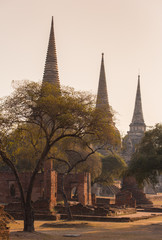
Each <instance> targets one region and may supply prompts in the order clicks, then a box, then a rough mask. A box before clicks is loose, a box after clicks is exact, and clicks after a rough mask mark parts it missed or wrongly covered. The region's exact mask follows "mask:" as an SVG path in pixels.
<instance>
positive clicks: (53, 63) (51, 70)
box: [43, 17, 60, 87]
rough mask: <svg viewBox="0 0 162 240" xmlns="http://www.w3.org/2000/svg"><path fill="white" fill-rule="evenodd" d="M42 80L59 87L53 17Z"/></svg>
mask: <svg viewBox="0 0 162 240" xmlns="http://www.w3.org/2000/svg"><path fill="white" fill-rule="evenodd" d="M43 82H48V83H52V84H55V85H56V86H58V87H60V81H59V74H58V65H57V54H56V43H55V36H54V26H53V17H52V22H51V31H50V37H49V43H48V50H47V56H46V63H45V69H44V75H43Z"/></svg>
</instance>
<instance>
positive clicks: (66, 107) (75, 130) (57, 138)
mask: <svg viewBox="0 0 162 240" xmlns="http://www.w3.org/2000/svg"><path fill="white" fill-rule="evenodd" d="M0 113H1V115H0V137H1V146H0V147H1V149H3V150H4V151H6V153H7V156H8V158H9V159H11V161H12V162H13V163H14V164H15V166H17V168H18V170H19V171H25V170H27V171H30V170H34V168H35V167H36V165H37V164H38V162H40V163H39V165H38V166H39V170H40V168H41V166H42V163H41V162H42V161H43V160H42V159H41V161H40V158H41V154H42V153H43V151H44V150H45V147H47V146H48V147H49V150H48V151H47V155H46V158H49V157H51V158H53V159H55V162H54V166H55V167H56V168H57V169H58V166H60V165H61V166H62V170H65V171H72V170H73V168H74V167H75V169H76V165H77V164H78V163H79V164H80V162H84V161H86V160H89V163H90V162H91V161H92V160H90V159H91V157H90V155H91V154H94V153H95V152H96V149H95V148H93V147H92V146H99V147H101V146H104V145H106V144H107V145H111V146H112V145H114V146H117V145H118V144H120V136H119V133H118V132H117V131H116V130H115V128H114V125H113V124H112V121H111V118H110V117H109V115H108V113H107V112H105V111H102V110H99V109H96V108H95V102H94V97H93V96H92V95H91V94H87V93H85V92H76V91H74V89H72V88H62V89H61V90H60V89H58V88H57V87H55V86H54V85H51V84H48V83H45V84H43V86H41V85H39V84H37V83H31V82H25V83H23V84H19V85H18V87H17V88H16V90H15V91H14V92H13V94H12V95H11V96H9V97H7V98H6V99H3V100H2V102H1V104H0ZM111 116H112V114H111ZM70 151H71V154H72V151H73V155H74V153H75V155H76V154H77V157H76V158H74V157H71V158H70V157H69V154H67V152H70ZM93 159H94V160H93V161H94V162H95V163H96V164H97V163H99V162H100V160H96V159H98V157H97V154H96V155H95V156H94V158H93ZM87 164H88V163H87ZM93 165H94V164H91V166H93ZM99 165H100V163H99ZM81 168H83V169H87V171H88V169H92V168H91V167H90V165H85V166H84V167H83V166H82V165H80V169H81ZM77 169H78V171H79V168H77ZM98 169H101V167H100V166H99V167H98ZM92 172H96V173H95V174H94V176H97V175H98V174H99V171H92ZM97 172H98V173H97ZM96 174H97V175H96Z"/></svg>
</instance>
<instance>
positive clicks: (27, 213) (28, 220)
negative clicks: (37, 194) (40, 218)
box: [24, 203, 34, 232]
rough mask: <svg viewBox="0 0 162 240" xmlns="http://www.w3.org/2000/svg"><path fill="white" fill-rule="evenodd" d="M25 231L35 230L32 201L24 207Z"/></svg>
mask: <svg viewBox="0 0 162 240" xmlns="http://www.w3.org/2000/svg"><path fill="white" fill-rule="evenodd" d="M24 231H25V232H34V211H33V208H32V206H31V203H26V205H25V209H24Z"/></svg>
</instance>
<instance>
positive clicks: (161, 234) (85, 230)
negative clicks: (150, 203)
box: [11, 216, 162, 240]
mask: <svg viewBox="0 0 162 240" xmlns="http://www.w3.org/2000/svg"><path fill="white" fill-rule="evenodd" d="M22 227H23V222H22V221H17V222H16V223H12V224H11V240H20V239H21V240H27V239H30V240H33V239H35V240H47V239H49V240H50V239H51V240H52V239H54V240H65V239H66V237H65V236H64V235H65V234H80V236H79V237H76V239H78V240H79V239H84V240H95V239H96V240H97V239H101V240H102V239H103V240H104V239H107V240H109V239H111V240H126V239H127V240H137V239H138V240H150V239H152V240H153V239H156V240H160V239H162V216H161V217H155V218H151V219H147V220H140V221H136V222H130V223H105V222H86V221H72V222H66V221H58V222H52V221H48V222H47V221H46V222H45V221H36V222H35V229H36V232H35V233H23V232H22ZM19 231H20V232H19ZM71 238H72V237H69V238H68V239H71Z"/></svg>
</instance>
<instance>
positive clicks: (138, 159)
mask: <svg viewBox="0 0 162 240" xmlns="http://www.w3.org/2000/svg"><path fill="white" fill-rule="evenodd" d="M161 173H162V124H157V125H156V126H155V127H154V128H153V129H151V130H149V131H146V132H145V135H144V137H143V138H142V140H141V142H140V143H139V144H138V146H137V147H136V151H135V153H134V154H133V156H132V159H131V161H130V164H129V168H128V174H133V175H134V176H135V178H136V180H137V182H138V183H139V184H140V185H143V184H144V183H145V182H147V183H151V184H153V185H155V184H156V183H157V182H158V176H159V175H160V174H161Z"/></svg>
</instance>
